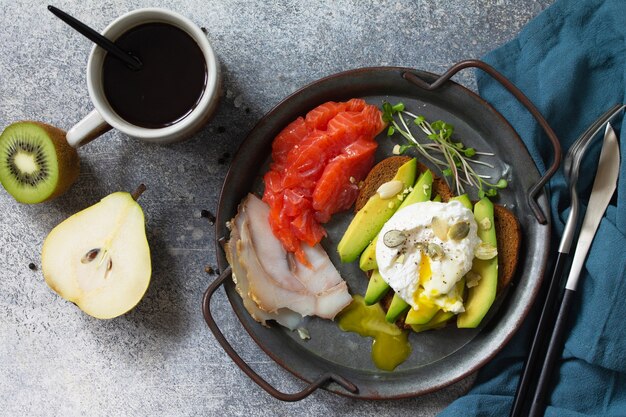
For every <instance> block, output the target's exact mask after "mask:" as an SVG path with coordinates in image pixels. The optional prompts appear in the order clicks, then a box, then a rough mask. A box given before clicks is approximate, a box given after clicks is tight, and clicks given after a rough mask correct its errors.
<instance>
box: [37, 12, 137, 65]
mask: <svg viewBox="0 0 626 417" xmlns="http://www.w3.org/2000/svg"><path fill="white" fill-rule="evenodd" d="M48 10H50V11H51V12H52V14H54V15H55V16H56V17H58V18H59V19H61V20H62V21H64V22H65V23H67V24H68V25H69V26H71V27H72V28H73V29H75V30H76V31H77V32H78V33H80V34H81V35H83V36H85V37H86V38H87V39H89V40H90V41H92V42H94V43H95V44H96V45H98V46H100V47H101V48H103V49H104V50H106V51H107V52H109V53H111V54H113V55H114V56H115V57H116V58H118V59H120V60H122V61H124V63H125V64H126V65H128V66H129V67H130V68H131V69H134V70H138V69H141V67H142V64H141V61H139V59H138V58H137V57H135V56H133V55H131V54H130V53H126V52H124V51H123V50H122V49H120V48H119V47H118V46H117V45H115V44H114V43H113V42H111V41H110V40H109V39H107V38H106V37H104V36H102V35H101V34H100V33H98V32H96V31H95V30H93V29H92V28H90V27H89V26H87V25H86V24H84V23H83V22H81V21H80V20H78V19H76V18H75V17H73V16H70V15H69V14H67V13H65V12H64V11H63V10H60V9H57V8H56V7H54V6H48Z"/></svg>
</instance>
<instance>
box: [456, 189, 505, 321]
mask: <svg viewBox="0 0 626 417" xmlns="http://www.w3.org/2000/svg"><path fill="white" fill-rule="evenodd" d="M474 217H475V218H476V222H477V223H478V237H479V238H480V239H481V240H482V241H483V242H485V243H488V244H490V245H492V246H494V247H497V242H496V229H495V226H494V218H493V203H492V202H491V201H489V199H488V198H486V197H484V198H482V199H481V200H480V201H479V202H477V203H476V205H475V206H474ZM483 219H489V221H488V222H487V221H484V220H483ZM485 223H486V224H488V225H489V228H488V229H487V228H486V227H484V226H483V224H485ZM472 271H473V272H474V273H476V274H479V275H480V276H481V279H480V281H478V285H476V286H475V287H472V288H469V289H468V293H467V300H465V303H464V305H465V311H464V312H463V313H461V314H459V316H458V318H457V326H458V327H459V328H465V329H473V328H475V327H478V325H479V324H480V322H481V321H482V319H483V317H485V314H487V311H489V308H491V305H492V304H493V301H494V300H495V298H496V290H497V288H498V257H497V256H494V257H493V258H491V259H489V260H481V259H474V262H473V264H472Z"/></svg>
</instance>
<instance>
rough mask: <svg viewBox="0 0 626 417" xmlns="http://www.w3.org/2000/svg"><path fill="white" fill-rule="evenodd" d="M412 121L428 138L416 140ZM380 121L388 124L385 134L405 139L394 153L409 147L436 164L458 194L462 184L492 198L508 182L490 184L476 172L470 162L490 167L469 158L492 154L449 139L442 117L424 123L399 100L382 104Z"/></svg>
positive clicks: (450, 128)
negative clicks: (397, 134) (392, 103)
mask: <svg viewBox="0 0 626 417" xmlns="http://www.w3.org/2000/svg"><path fill="white" fill-rule="evenodd" d="M411 119H412V120H413V124H414V125H415V126H417V127H418V128H419V129H420V130H421V131H422V132H423V133H424V134H425V135H426V138H427V139H429V140H427V141H425V142H424V141H422V142H419V141H418V140H417V138H416V136H415V135H414V134H413V132H411V129H410V128H409V123H407V120H411ZM383 120H384V121H385V122H387V123H389V127H388V129H387V136H393V135H394V134H396V133H399V134H400V135H401V136H402V137H404V138H405V139H406V140H407V143H405V144H402V145H399V146H396V147H394V153H397V154H403V153H405V152H406V151H407V150H409V149H411V148H415V149H416V150H417V152H418V153H419V154H420V155H422V156H423V157H424V158H426V160H427V161H429V162H430V163H431V164H432V165H434V166H436V167H437V168H438V169H439V170H440V171H441V174H442V175H443V176H444V178H446V181H447V182H448V184H449V185H450V181H452V184H451V187H453V188H454V189H455V190H456V193H457V194H458V195H460V194H463V193H464V192H465V188H464V186H470V187H476V189H478V196H479V197H480V198H482V197H485V196H487V197H493V196H495V195H497V194H498V190H499V189H503V188H506V186H507V185H508V183H507V181H506V180H505V179H504V178H501V179H500V180H499V181H497V182H495V183H492V182H490V181H489V180H490V179H491V177H490V176H489V175H482V174H478V173H477V172H476V171H475V170H474V168H473V167H472V165H484V166H487V167H489V168H492V169H493V168H494V166H493V165H492V164H490V163H488V162H484V161H479V160H477V159H473V158H474V157H475V156H477V155H484V156H493V154H492V153H488V152H478V151H476V149H474V148H471V147H466V146H465V145H464V144H463V142H460V141H455V140H453V138H452V135H453V133H454V126H452V125H451V124H449V123H446V122H444V121H442V120H437V121H435V122H432V123H430V122H428V121H427V120H426V118H425V117H424V116H418V115H415V114H413V113H410V112H408V111H406V110H405V107H404V104H403V103H398V104H396V105H391V103H388V102H384V103H383Z"/></svg>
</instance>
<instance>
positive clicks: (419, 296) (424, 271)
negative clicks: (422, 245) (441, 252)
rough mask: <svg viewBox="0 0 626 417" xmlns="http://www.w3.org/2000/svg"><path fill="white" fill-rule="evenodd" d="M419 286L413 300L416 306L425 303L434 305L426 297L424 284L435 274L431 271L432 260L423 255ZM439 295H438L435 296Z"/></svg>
mask: <svg viewBox="0 0 626 417" xmlns="http://www.w3.org/2000/svg"><path fill="white" fill-rule="evenodd" d="M418 274H419V286H418V287H417V289H416V290H415V293H413V300H415V303H416V304H420V305H421V304H424V303H429V304H430V303H432V302H430V300H428V298H427V297H425V295H424V288H423V286H424V284H425V283H426V282H427V281H428V280H429V279H430V278H431V277H432V275H433V272H432V270H431V269H430V258H429V257H428V256H426V255H425V254H422V259H421V260H420V268H419V272H418ZM433 295H437V294H433Z"/></svg>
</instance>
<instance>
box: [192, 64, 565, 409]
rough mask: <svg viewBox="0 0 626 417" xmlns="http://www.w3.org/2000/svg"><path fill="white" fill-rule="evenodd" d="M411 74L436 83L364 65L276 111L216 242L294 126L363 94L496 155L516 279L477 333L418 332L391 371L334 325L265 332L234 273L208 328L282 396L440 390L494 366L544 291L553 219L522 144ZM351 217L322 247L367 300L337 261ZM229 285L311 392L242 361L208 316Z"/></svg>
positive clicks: (225, 197)
mask: <svg viewBox="0 0 626 417" xmlns="http://www.w3.org/2000/svg"><path fill="white" fill-rule="evenodd" d="M412 76H417V77H419V78H420V79H421V80H425V81H426V82H427V83H431V82H433V81H435V80H436V79H437V76H435V75H433V74H430V73H426V72H422V71H415V70H411V69H407V68H393V67H383V68H364V69H359V70H353V71H348V72H344V73H340V74H337V75H333V76H330V77H327V78H324V79H322V80H319V81H317V82H314V83H313V84H310V85H308V86H306V87H304V88H302V89H301V90H299V91H297V92H296V93H294V94H292V95H291V96H289V97H288V98H286V99H285V100H284V101H282V102H281V103H280V104H278V105H277V106H276V107H275V108H274V109H273V110H271V111H270V112H269V113H268V114H267V115H266V116H265V117H263V118H262V119H261V120H260V121H259V123H258V124H257V125H256V127H255V128H254V129H253V130H252V131H251V133H250V134H249V136H248V137H247V138H246V139H245V141H244V142H243V144H242V145H241V147H240V148H239V150H238V152H237V154H236V155H235V157H234V158H233V162H232V164H231V166H230V170H229V172H228V174H227V176H226V179H225V181H224V185H223V188H222V192H221V195H220V200H219V207H218V212H217V223H216V227H217V229H216V236H217V238H218V239H220V238H226V237H227V236H228V229H227V228H226V225H225V224H226V222H227V221H228V220H230V219H231V218H232V217H233V216H234V215H235V213H236V211H237V205H238V204H239V202H240V201H241V200H242V199H243V198H244V197H245V195H246V194H247V193H248V192H256V193H257V194H260V193H261V192H262V181H261V176H262V175H263V174H264V173H265V171H266V169H267V164H268V162H269V157H270V151H271V143H272V141H273V139H274V137H275V136H276V134H278V133H279V132H280V130H281V129H282V128H283V127H284V126H286V125H287V124H288V123H289V122H291V121H292V120H294V119H295V118H297V117H298V116H302V115H304V114H306V113H307V112H308V111H309V110H311V109H313V108H314V107H316V106H317V105H319V104H322V103H324V102H326V101H329V100H333V101H342V100H348V99H350V98H354V97H359V98H363V99H365V100H366V101H367V102H368V103H371V104H375V105H380V104H382V102H383V101H384V100H386V101H389V102H391V103H395V102H400V101H401V102H403V103H404V104H405V105H406V107H407V109H409V110H411V111H412V112H414V113H417V114H422V115H424V116H425V117H426V118H427V119H429V120H437V119H441V120H445V121H446V122H448V123H451V124H452V125H454V126H455V132H456V135H457V137H459V138H460V139H461V140H462V141H463V142H464V143H465V144H466V145H467V146H473V147H475V148H476V149H479V150H483V151H487V152H493V153H494V154H495V155H496V156H495V157H492V158H491V161H490V162H492V163H493V164H494V165H495V169H493V170H492V171H491V173H493V174H494V175H496V176H497V175H499V174H500V173H502V172H504V173H505V175H506V176H507V177H508V179H509V180H510V181H509V184H510V185H509V187H508V188H507V189H505V190H503V191H502V192H501V195H500V197H499V200H498V203H500V204H505V205H506V206H507V207H508V208H509V209H511V210H512V211H513V212H514V213H515V215H516V216H517V218H518V219H519V222H520V225H521V230H522V234H523V244H522V251H521V254H520V260H519V264H518V268H517V273H516V278H515V280H514V282H513V283H512V285H510V287H509V288H508V289H507V290H506V291H504V292H503V293H502V294H500V295H499V297H498V299H497V301H496V304H495V305H494V307H492V309H491V310H490V312H489V314H488V316H487V317H486V318H485V319H484V320H483V322H482V324H481V326H480V327H479V328H478V329H457V328H456V326H448V327H446V328H444V329H442V330H437V331H429V332H424V333H419V334H411V335H410V341H411V344H412V348H413V352H412V354H411V356H410V357H409V359H408V360H407V361H406V362H404V363H403V364H401V365H400V366H398V368H396V370H395V371H393V372H386V371H381V370H378V369H377V368H376V367H375V366H374V365H373V363H372V361H371V357H370V353H371V339H368V338H362V337H360V336H358V335H356V334H354V333H345V332H342V331H341V330H340V329H339V328H338V327H337V325H336V323H334V322H332V321H328V320H321V319H317V318H312V319H308V321H307V322H306V327H307V328H308V330H309V332H310V336H311V339H310V340H306V341H305V340H301V339H300V337H299V336H298V333H297V332H290V331H288V330H286V329H283V328H281V327H279V326H273V327H271V328H265V327H263V326H261V325H260V324H258V323H257V322H255V321H254V320H253V319H252V318H251V317H250V316H249V314H248V313H247V311H246V310H245V308H244V306H243V304H242V301H241V298H240V297H239V295H238V294H237V293H236V291H235V288H234V285H233V283H232V280H230V279H228V277H227V276H226V275H227V274H226V275H224V276H222V277H220V278H219V279H218V280H216V282H214V283H213V284H212V287H211V288H209V289H208V290H207V293H206V294H205V299H204V306H203V308H204V313H205V317H206V318H207V322H208V323H209V326H210V327H211V330H212V331H213V332H214V334H215V335H216V337H217V338H218V340H219V341H220V343H221V344H222V345H223V346H225V348H226V349H227V352H228V353H229V355H231V357H232V358H233V359H234V360H235V362H236V363H237V365H239V366H240V367H241V368H242V369H243V370H244V371H245V372H246V373H247V374H248V375H249V376H251V377H252V378H253V379H255V381H256V382H257V383H259V384H260V385H261V386H262V387H263V388H264V389H266V390H267V391H268V392H270V393H271V394H272V395H274V396H276V397H277V398H280V399H283V400H297V399H300V398H303V397H304V396H306V395H308V393H310V392H312V391H313V390H314V389H316V388H317V387H318V386H319V385H322V386H323V387H324V388H325V389H327V390H329V391H332V392H335V393H337V394H341V395H347V396H350V397H356V398H363V399H389V398H403V397H410V396H416V395H421V394H425V393H428V392H431V391H434V390H438V389H441V388H443V387H445V386H447V385H449V384H451V383H453V382H456V381H458V380H460V379H462V378H464V377H466V376H467V375H469V374H471V373H472V372H475V371H476V370H477V369H479V368H480V367H481V366H483V365H484V364H485V363H486V362H487V361H489V360H490V359H491V358H492V357H493V356H494V355H495V354H496V353H497V352H498V351H499V350H500V349H501V348H502V347H503V346H504V345H505V344H506V342H507V341H508V340H509V339H510V338H511V336H512V335H513V333H514V332H515V331H516V330H517V328H518V327H519V326H520V324H521V322H522V321H523V319H524V318H525V316H526V314H527V312H528V310H529V308H530V306H531V304H532V302H533V300H534V298H535V296H536V294H537V291H538V288H539V284H540V282H541V279H542V277H543V274H544V269H545V266H546V261H547V257H548V252H549V251H548V245H549V240H550V236H549V234H550V224H549V223H550V222H549V217H546V218H544V219H542V220H544V224H541V223H540V221H538V218H537V217H536V216H535V214H534V213H533V210H531V207H530V205H529V203H528V198H527V197H528V192H529V189H531V188H532V187H533V186H535V185H536V184H537V183H538V181H539V180H540V174H539V172H538V170H537V168H536V166H535V164H534V163H533V161H532V159H531V157H530V156H529V154H528V152H527V150H526V148H525V146H524V144H523V142H522V141H521V140H520V138H519V137H518V135H517V134H516V132H515V131H514V130H513V128H512V127H511V126H510V125H509V124H508V123H507V122H506V120H505V119H504V118H503V117H502V116H501V115H500V114H499V113H498V112H497V111H496V110H495V109H493V108H492V107H491V106H490V105H489V104H488V103H486V102H485V101H484V100H483V99H481V98H480V97H479V96H477V95H476V94H474V93H472V92H471V91H469V90H467V89H466V88H464V87H462V86H460V85H458V84H456V83H454V82H451V81H447V82H445V83H443V85H441V86H440V87H438V88H437V89H435V90H432V91H429V90H428V89H426V88H423V87H419V86H416V85H415V84H414V83H413V82H411V81H410V78H411V77H412ZM378 140H379V144H380V146H379V150H378V152H377V158H378V159H382V158H384V157H385V156H388V155H391V150H392V147H393V145H394V144H395V143H397V142H395V140H394V139H391V138H388V137H386V136H385V134H381V135H380V136H379V138H378ZM557 146H558V145H557ZM556 151H557V153H558V152H559V150H558V149H556ZM555 160H556V158H555ZM555 163H556V164H557V165H558V162H555ZM487 173H489V172H487ZM537 202H538V206H537V207H539V208H540V210H541V211H542V212H543V213H546V215H549V210H548V202H547V198H546V196H545V195H544V194H543V190H542V188H541V187H540V192H539V195H538V199H537ZM351 216H352V214H351V213H343V214H338V215H335V216H334V218H333V219H332V221H331V222H330V223H328V224H327V225H326V226H327V227H326V228H327V231H328V238H326V239H324V241H323V242H322V244H323V246H324V247H325V248H326V251H327V252H328V253H329V255H330V256H331V259H332V260H333V262H334V263H335V265H336V266H337V268H338V269H339V271H340V273H341V274H342V276H343V277H344V279H345V280H346V281H347V283H348V286H349V287H350V290H351V292H352V293H360V294H363V293H364V290H365V288H366V284H367V279H366V278H365V276H364V275H363V273H362V272H361V271H360V270H359V269H358V265H356V264H347V265H346V264H341V263H340V262H339V260H338V257H337V256H336V245H337V243H338V241H339V239H340V238H341V235H342V233H343V232H344V230H345V228H346V226H347V224H348V222H349V221H350V218H351ZM502 238H506V237H502ZM218 246H219V245H218ZM218 262H219V267H220V269H221V270H225V269H227V267H228V264H227V261H226V259H225V257H224V254H223V252H222V251H221V248H218ZM222 283H223V285H224V288H225V290H226V294H227V296H228V299H229V300H230V303H231V305H232V307H233V309H234V311H235V313H236V314H237V316H238V318H239V320H241V323H242V324H243V326H244V327H245V329H246V330H247V331H248V333H249V334H250V336H251V337H252V339H253V340H254V341H255V342H256V343H257V344H258V345H259V346H260V347H261V348H262V349H263V350H264V351H265V352H266V353H267V354H268V355H269V356H270V357H271V358H272V359H274V360H275V361H276V362H277V363H278V364H280V365H281V366H283V367H284V368H285V369H287V370H289V371H290V372H291V373H293V374H294V375H296V376H297V377H299V378H301V379H302V380H304V381H306V382H308V383H310V384H312V385H310V386H308V387H307V388H306V389H305V390H304V391H303V392H302V393H297V394H283V393H280V392H278V391H276V390H273V388H271V387H270V386H269V385H267V384H266V383H265V382H264V381H262V380H261V379H260V377H259V376H258V375H256V374H255V373H254V372H253V371H252V370H251V369H250V368H248V367H247V365H245V363H243V361H242V360H241V358H239V357H238V356H237V354H236V353H235V352H234V350H232V348H231V347H230V345H228V343H227V342H226V340H225V339H224V337H223V335H222V334H221V332H219V328H218V327H217V324H216V323H215V322H214V320H213V318H212V316H211V313H210V299H211V295H212V294H213V292H214V291H215V289H216V288H217V287H218V286H219V285H220V284H222ZM264 384H265V385H264Z"/></svg>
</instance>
